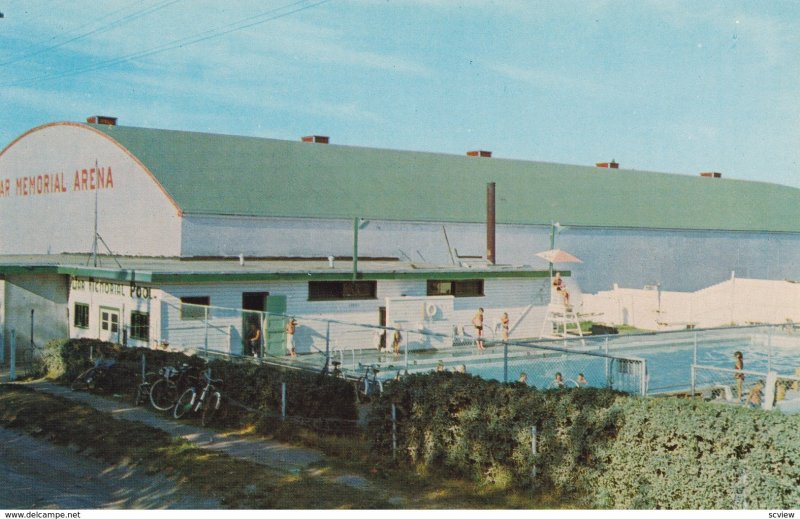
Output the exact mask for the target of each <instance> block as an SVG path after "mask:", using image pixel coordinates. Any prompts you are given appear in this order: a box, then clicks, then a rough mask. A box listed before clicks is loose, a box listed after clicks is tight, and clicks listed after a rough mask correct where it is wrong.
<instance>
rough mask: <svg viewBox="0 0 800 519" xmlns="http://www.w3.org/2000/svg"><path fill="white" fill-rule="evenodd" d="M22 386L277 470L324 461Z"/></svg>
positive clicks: (63, 390) (42, 385)
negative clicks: (143, 424) (79, 403)
mask: <svg viewBox="0 0 800 519" xmlns="http://www.w3.org/2000/svg"><path fill="white" fill-rule="evenodd" d="M24 385H26V386H28V387H31V388H33V389H36V390H37V391H43V392H45V393H50V394H52V395H58V396H62V397H64V398H68V399H70V400H74V401H76V402H81V403H83V404H87V405H89V406H91V407H94V408H95V409H97V410H99V411H105V412H109V413H111V415H112V416H113V417H114V418H117V419H120V420H130V421H137V422H142V423H145V424H147V425H149V426H150V427H155V428H157V429H161V430H163V431H166V432H168V433H169V434H170V435H172V436H174V437H179V438H183V439H185V440H186V441H189V442H191V443H192V444H194V445H196V446H198V447H200V448H203V449H211V450H219V451H223V452H225V453H226V454H228V455H229V456H233V457H235V458H242V459H247V460H250V461H253V462H255V463H258V464H260V465H264V466H268V467H271V468H274V469H277V470H284V471H287V472H294V473H296V472H298V471H299V470H301V469H304V468H306V467H307V466H309V465H310V464H312V463H315V462H317V461H320V460H322V458H323V455H322V453H320V452H318V451H315V450H312V449H304V448H302V447H296V446H293V445H288V444H284V443H280V442H276V441H270V440H261V439H250V438H243V437H241V436H237V435H235V434H221V433H219V432H217V431H215V430H213V429H208V428H204V427H198V426H195V425H192V424H190V423H187V422H185V421H184V422H182V421H177V420H174V419H172V418H170V417H168V416H167V415H166V414H161V413H156V412H154V411H152V410H151V409H148V408H143V407H136V406H134V405H132V404H131V403H130V402H128V401H125V400H124V399H115V398H104V397H101V396H98V395H93V394H91V393H86V392H82V391H72V390H70V388H68V387H66V386H60V385H58V384H54V383H52V382H47V381H44V380H37V381H34V382H28V383H24Z"/></svg>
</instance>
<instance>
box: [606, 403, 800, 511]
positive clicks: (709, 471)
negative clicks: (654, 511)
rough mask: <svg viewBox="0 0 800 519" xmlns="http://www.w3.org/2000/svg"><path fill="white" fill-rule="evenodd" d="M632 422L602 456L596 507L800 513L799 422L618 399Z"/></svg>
mask: <svg viewBox="0 0 800 519" xmlns="http://www.w3.org/2000/svg"><path fill="white" fill-rule="evenodd" d="M618 406H619V410H620V412H621V413H622V415H624V417H625V425H624V427H622V428H621V429H620V431H619V433H618V434H617V436H616V438H615V441H614V442H612V443H610V444H608V445H607V448H606V449H604V452H602V453H600V455H601V456H603V457H604V458H605V459H606V465H607V470H606V471H605V472H604V473H603V474H601V475H600V477H599V478H598V479H597V481H596V485H597V488H598V492H597V499H596V504H597V505H598V506H613V507H615V508H677V509H706V508H708V509H723V508H727V509H734V508H744V507H747V508H761V509H764V508H770V507H776V508H797V507H798V506H799V505H800V418H798V417H797V416H786V415H782V414H779V413H774V412H772V413H767V412H764V411H762V410H760V409H746V408H742V407H733V406H724V405H718V404H712V403H706V402H700V401H692V400H687V399H675V398H663V399H662V398H659V399H639V398H628V399H624V400H621V401H620V402H618Z"/></svg>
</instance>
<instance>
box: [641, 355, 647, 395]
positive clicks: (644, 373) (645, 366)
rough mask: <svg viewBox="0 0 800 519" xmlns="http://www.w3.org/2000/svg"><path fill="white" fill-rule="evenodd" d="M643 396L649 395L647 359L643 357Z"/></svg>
mask: <svg viewBox="0 0 800 519" xmlns="http://www.w3.org/2000/svg"><path fill="white" fill-rule="evenodd" d="M641 391H642V396H647V360H646V359H642V388H641Z"/></svg>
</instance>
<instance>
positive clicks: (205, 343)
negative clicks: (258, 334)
mask: <svg viewBox="0 0 800 519" xmlns="http://www.w3.org/2000/svg"><path fill="white" fill-rule="evenodd" d="M203 314H204V316H203V319H204V320H205V337H204V338H203V347H204V348H205V352H206V360H208V307H207V306H206V307H204V309H203ZM245 333H247V332H245Z"/></svg>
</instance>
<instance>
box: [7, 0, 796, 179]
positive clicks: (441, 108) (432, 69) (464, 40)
mask: <svg viewBox="0 0 800 519" xmlns="http://www.w3.org/2000/svg"><path fill="white" fill-rule="evenodd" d="M0 11H1V12H3V13H4V18H2V19H0V35H1V36H0V37H2V45H0V99H2V107H3V109H2V110H0V147H4V146H5V145H7V144H8V143H9V142H11V140H13V139H14V138H16V137H17V136H19V135H20V134H22V133H24V132H25V131H27V130H28V129H30V128H32V127H34V126H37V125H40V124H44V123H48V122H52V121H61V120H70V121H82V120H84V119H85V117H87V116H89V115H95V114H101V115H112V116H117V117H119V121H120V124H123V125H129V126H146V127H157V128H170V129H181V130H193V131H209V132H218V133H229V134H239V135H253V136H262V137H271V138H278V139H289V140H294V139H299V138H300V137H301V136H302V135H309V134H322V135H329V136H330V137H331V142H332V143H334V144H347V145H355V146H366V147H378V148H391V149H407V150H422V151H435V152H443V153H453V154H463V153H465V152H466V151H467V150H472V149H484V150H491V151H492V152H493V153H494V156H495V157H502V158H514V159H524V160H536V161H545V162H560V163H567V164H585V165H591V164H594V163H595V162H605V161H610V160H612V159H615V160H616V161H617V162H619V163H620V164H621V165H622V167H625V168H632V169H638V170H647V171H663V172H672V173H681V174H690V175H696V174H697V173H698V172H700V171H720V172H722V173H723V176H724V177H727V178H737V179H746V180H758V181H766V182H774V183H779V184H785V185H791V186H795V187H800V175H798V167H799V166H800V95H798V92H800V32H799V31H797V27H799V26H800V3H797V2H795V1H770V2H753V1H735V0H731V1H725V2H722V1H718V2H717V1H702V2H698V1H655V0H649V1H648V0H630V1H628V0H620V1H610V0H609V1H603V0H580V1H572V0H557V1H533V0H507V1H491V0H462V1H458V0H327V1H324V0H308V1H293V0H279V1H275V0H258V1H256V0H252V1H244V0H242V1H236V0H229V1H225V2H220V1H218V0H217V1H214V2H210V1H208V2H207V1H199V0H191V1H190V0H124V1H123V0H117V1H104V2H83V1H77V2H76V1H74V0H54V1H43V0H26V1H13V0H12V1H7V2H1V3H0Z"/></svg>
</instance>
